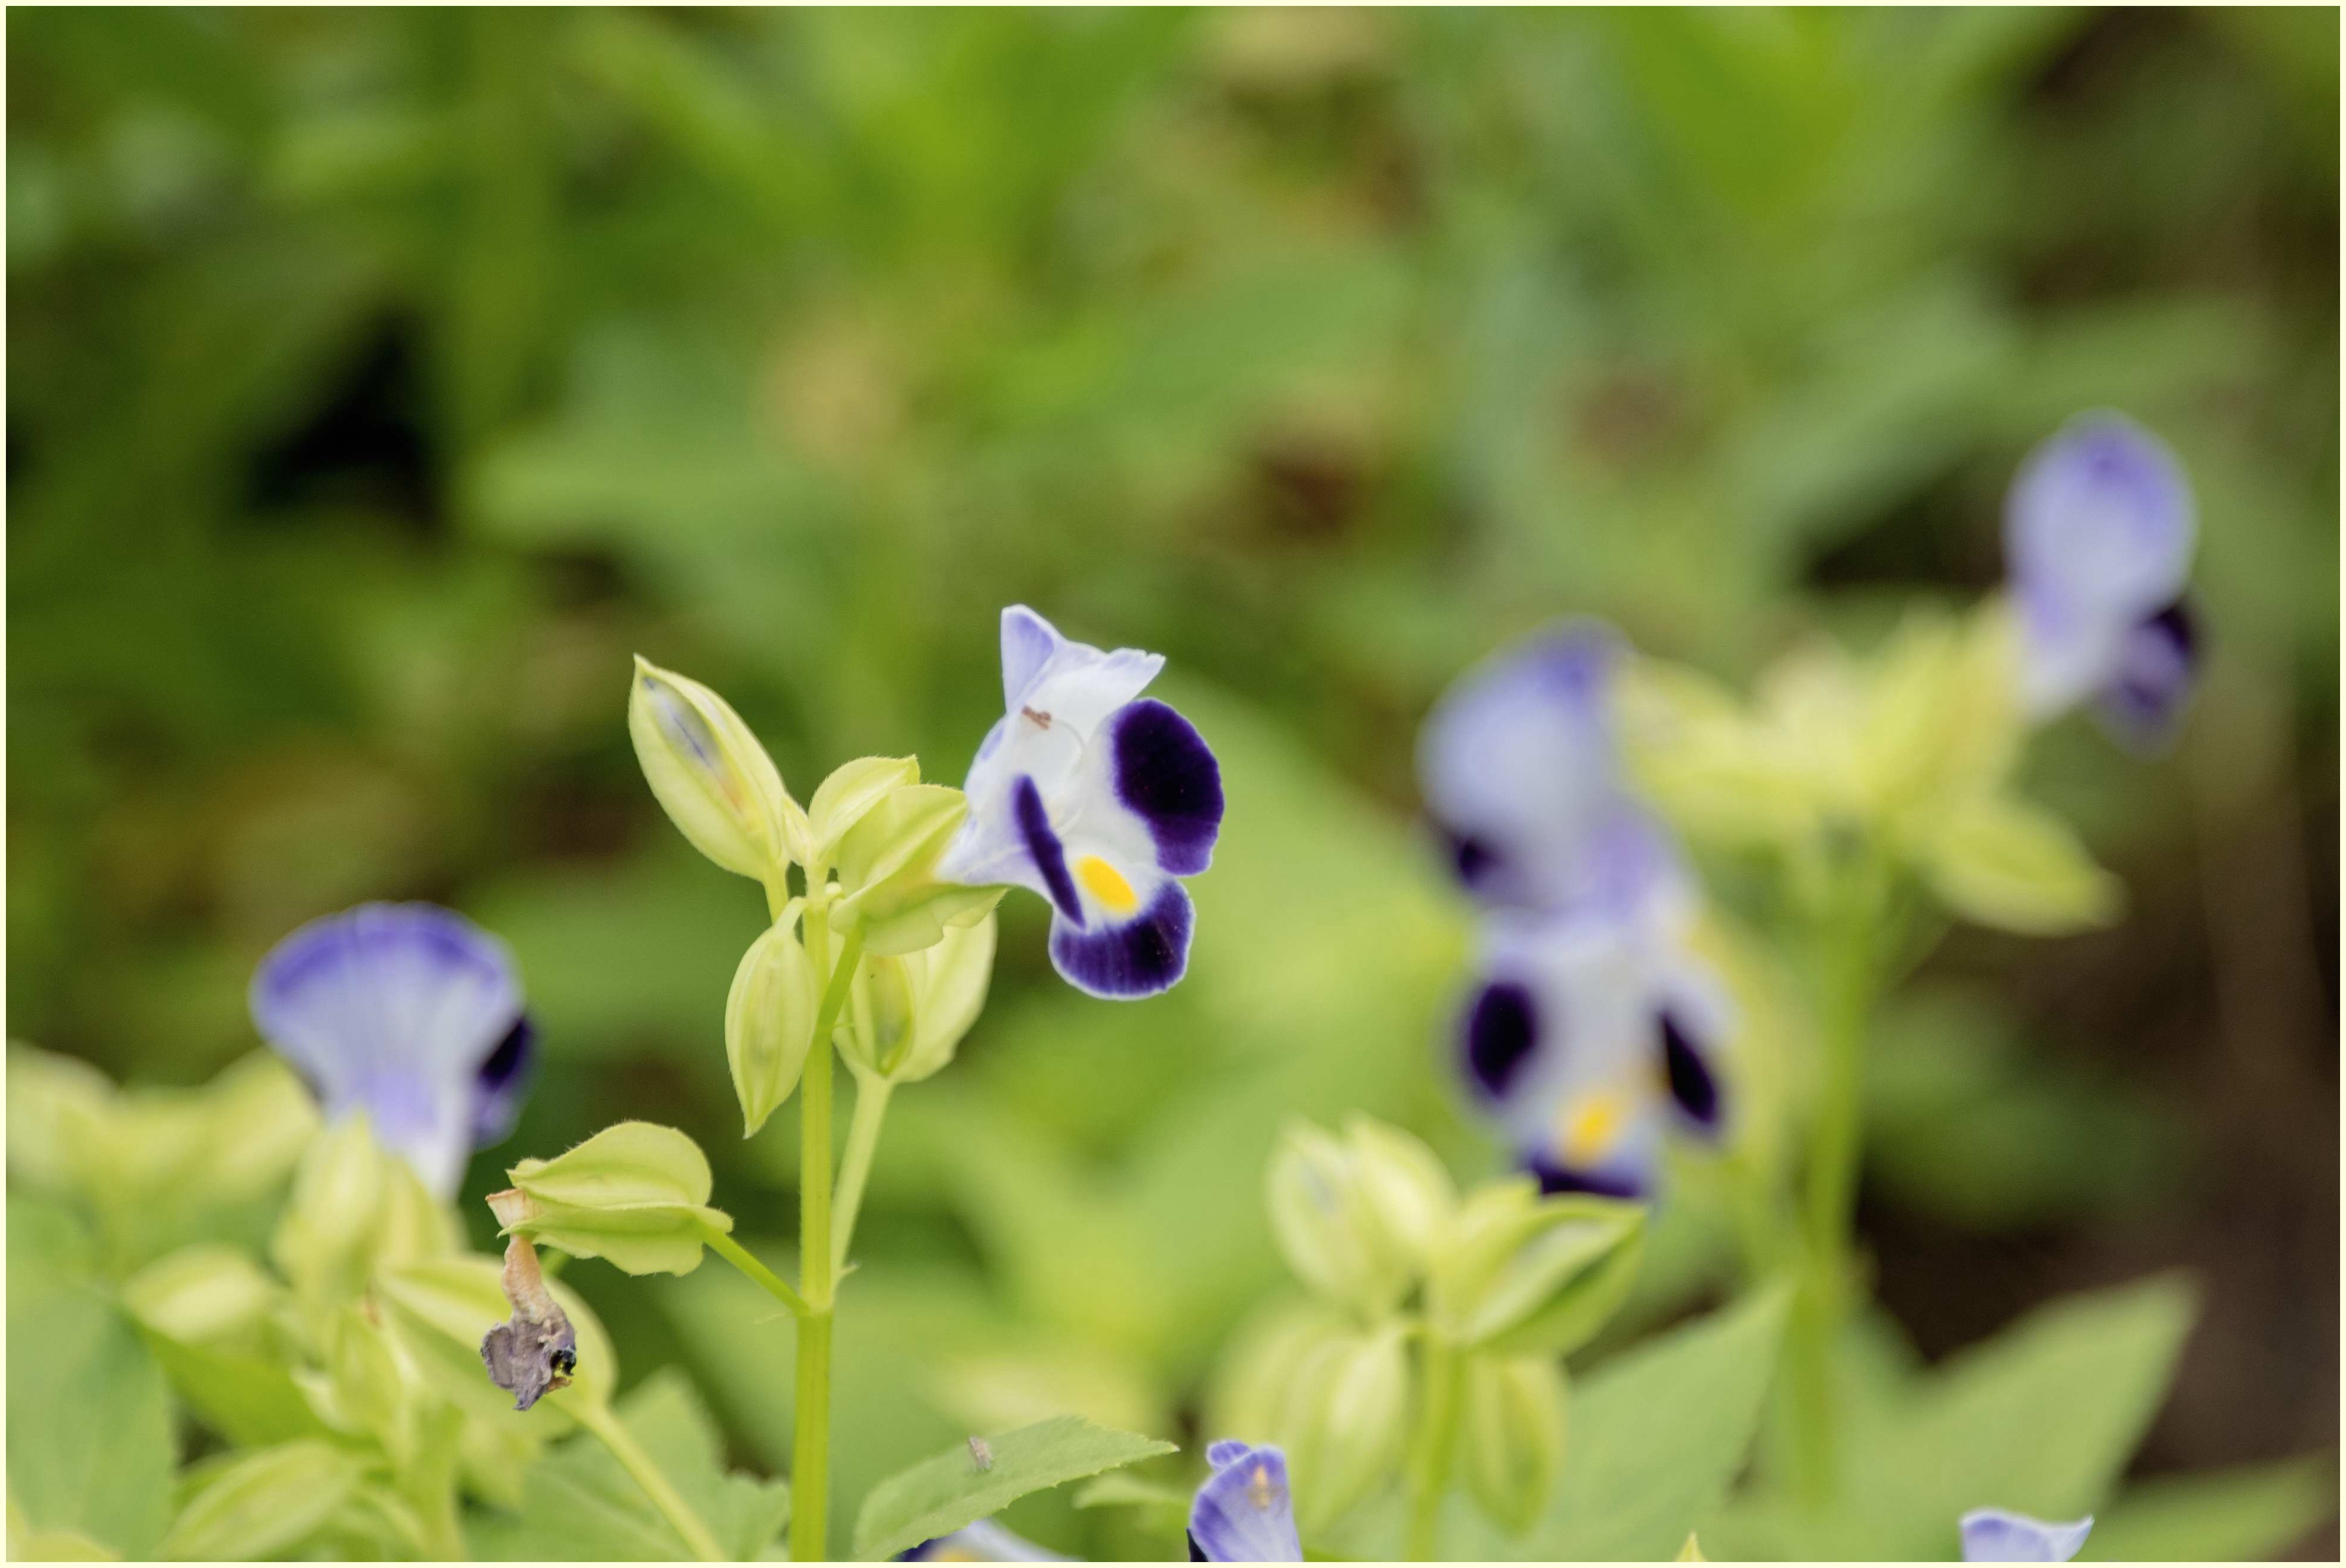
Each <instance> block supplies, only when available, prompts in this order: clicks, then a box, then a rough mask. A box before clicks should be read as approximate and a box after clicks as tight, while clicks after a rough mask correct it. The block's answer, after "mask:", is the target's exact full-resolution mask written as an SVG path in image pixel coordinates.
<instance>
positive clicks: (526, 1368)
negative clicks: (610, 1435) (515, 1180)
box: [481, 1193, 578, 1410]
mask: <svg viewBox="0 0 2346 1568" xmlns="http://www.w3.org/2000/svg"><path fill="white" fill-rule="evenodd" d="M506 1196H517V1195H508V1194H505V1193H499V1194H497V1195H496V1197H493V1198H491V1199H490V1207H493V1208H495V1207H496V1198H497V1197H506ZM498 1217H499V1218H501V1219H502V1218H504V1217H505V1215H504V1211H503V1210H502V1209H499V1210H498ZM504 1284H505V1299H506V1300H507V1301H510V1302H512V1303H513V1318H512V1320H511V1321H509V1322H505V1323H500V1324H498V1325H497V1326H496V1327H495V1328H494V1329H490V1330H489V1332H488V1335H487V1337H486V1338H485V1339H482V1341H481V1359H482V1360H483V1361H484V1362H486V1363H487V1364H488V1369H489V1380H490V1381H491V1382H493V1383H495V1384H496V1386H497V1387H499V1388H501V1389H504V1390H506V1391H507V1392H508V1393H510V1394H512V1395H513V1397H514V1409H515V1410H527V1409H529V1407H530V1406H532V1405H534V1404H535V1403H537V1401H538V1400H540V1399H541V1398H543V1397H544V1396H545V1395H546V1394H549V1393H552V1392H553V1391H554V1390H556V1389H562V1388H567V1387H569V1385H570V1374H571V1373H573V1372H575V1371H576V1370H577V1369H578V1337H577V1335H576V1333H575V1332H574V1331H573V1330H572V1329H571V1327H570V1319H569V1318H568V1317H566V1315H565V1314H564V1312H563V1310H562V1308H561V1306H560V1305H559V1304H558V1303H556V1300H555V1299H554V1293H553V1292H552V1291H550V1290H548V1289H547V1288H546V1276H545V1274H544V1273H543V1272H542V1271H540V1269H539V1268H538V1266H537V1248H536V1247H532V1246H531V1245H530V1243H529V1238H528V1237H525V1236H515V1237H513V1238H512V1239H511V1240H510V1241H508V1242H506V1243H505V1279H504Z"/></svg>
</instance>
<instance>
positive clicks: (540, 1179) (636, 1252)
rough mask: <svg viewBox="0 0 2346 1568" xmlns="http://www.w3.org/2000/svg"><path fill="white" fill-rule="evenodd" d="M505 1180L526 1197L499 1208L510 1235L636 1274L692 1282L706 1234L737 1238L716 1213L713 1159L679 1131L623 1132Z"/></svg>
mask: <svg viewBox="0 0 2346 1568" xmlns="http://www.w3.org/2000/svg"><path fill="white" fill-rule="evenodd" d="M505 1174H506V1175H507V1176H510V1177H511V1178H512V1180H513V1184H514V1188H515V1191H517V1192H519V1193H520V1194H521V1201H519V1202H517V1203H516V1202H513V1201H510V1200H508V1201H507V1202H506V1203H505V1205H504V1206H503V1207H499V1210H498V1218H499V1219H500V1220H501V1221H503V1223H504V1225H505V1233H506V1234H508V1235H513V1234H519V1235H523V1236H526V1237H529V1238H530V1239H531V1240H533V1241H535V1242H537V1243H539V1244H541V1245H544V1246H550V1247H560V1248H562V1250H564V1251H565V1252H569V1253H575V1254H576V1255H577V1256H578V1257H601V1258H604V1259H607V1261H608V1262H610V1264H611V1265H612V1266H613V1267H614V1268H621V1269H624V1270H626V1271H627V1273H629V1274H689V1273H691V1272H692V1271H693V1270H694V1269H695V1268H699V1267H700V1255H701V1249H702V1247H704V1246H705V1245H706V1237H707V1236H708V1234H709V1232H710V1231H712V1230H714V1231H730V1230H731V1229H732V1228H733V1220H732V1217H730V1216H729V1215H726V1214H723V1213H721V1212H719V1210H717V1209H714V1208H711V1207H709V1188H710V1186H711V1182H710V1177H709V1158H708V1156H705V1155H703V1154H702V1153H701V1152H700V1145H698V1144H696V1143H694V1142H693V1141H692V1140H691V1139H690V1138H688V1137H687V1136H685V1135H684V1134H682V1133H679V1132H678V1131H677V1130H676V1129H675V1128H674V1127H662V1126H655V1125H652V1124H651V1123H649V1122H621V1123H618V1124H617V1125H615V1126H609V1127H606V1128H604V1129H603V1130H602V1131H601V1132H599V1133H597V1134H596V1135H594V1136H593V1137H591V1138H588V1139H587V1140H586V1142H585V1143H583V1144H580V1145H578V1146H577V1147H576V1148H574V1149H571V1150H569V1151H568V1152H567V1153H565V1154H562V1155H558V1156H556V1157H554V1158H553V1159H550V1160H536V1159H531V1160H524V1161H522V1162H521V1163H520V1164H519V1165H517V1166H514V1167H513V1168H512V1169H510V1170H509V1171H507V1172H506V1173H505ZM497 1196H498V1197H501V1198H502V1197H504V1196H505V1195H503V1194H499V1195H497Z"/></svg>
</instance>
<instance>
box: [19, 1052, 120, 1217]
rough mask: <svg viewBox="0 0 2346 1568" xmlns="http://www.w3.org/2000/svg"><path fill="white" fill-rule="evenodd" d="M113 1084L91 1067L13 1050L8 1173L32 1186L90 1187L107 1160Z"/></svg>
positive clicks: (50, 1055)
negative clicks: (107, 1127) (91, 1174)
mask: <svg viewBox="0 0 2346 1568" xmlns="http://www.w3.org/2000/svg"><path fill="white" fill-rule="evenodd" d="M114 1095H115V1090H114V1084H113V1081H112V1080H111V1079H109V1078H107V1075H106V1074H103V1073H101V1072H99V1071H98V1070H97V1068H95V1067H93V1066H91V1065H90V1064H88V1063H87V1062H84V1061H82V1060H80V1059H79V1058H78V1057H74V1056H61V1055H59V1054H56V1052H54V1051H43V1050H39V1049H37V1048H36V1047H34V1046H31V1045H26V1044H19V1043H15V1042H11V1043H10V1044H9V1046H8V1172H9V1174H10V1175H11V1176H15V1178H16V1179H17V1180H19V1181H22V1182H25V1183H26V1184H27V1185H29V1186H44V1187H65V1188H76V1187H83V1186H87V1183H88V1181H89V1178H90V1173H91V1172H92V1171H93V1169H94V1168H95V1167H96V1166H97V1165H98V1164H99V1163H100V1162H101V1161H102V1159H103V1158H104V1156H105V1152H106V1151H105V1138H106V1130H105V1124H106V1122H107V1117H108V1115H110V1113H111V1110H112V1107H113V1102H114Z"/></svg>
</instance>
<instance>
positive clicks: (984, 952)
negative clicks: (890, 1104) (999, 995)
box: [840, 911, 994, 1084]
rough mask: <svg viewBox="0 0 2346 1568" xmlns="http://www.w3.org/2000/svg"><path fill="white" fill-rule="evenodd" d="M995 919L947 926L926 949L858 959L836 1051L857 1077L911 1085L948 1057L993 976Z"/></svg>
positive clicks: (989, 917) (982, 1005) (980, 1008)
mask: <svg viewBox="0 0 2346 1568" xmlns="http://www.w3.org/2000/svg"><path fill="white" fill-rule="evenodd" d="M993 976H994V915H993V912H992V911H986V912H985V913H984V914H983V915H981V916H980V917H979V919H978V920H977V921H976V922H975V923H974V924H971V925H956V926H948V927H946V928H945V929H944V931H943V932H942V933H941V935H940V936H939V938H938V940H937V941H936V942H933V944H931V945H930V946H928V947H924V948H922V949H920V950H919V951H917V952H908V953H904V954H903V955H901V956H898V957H887V958H874V959H866V960H865V961H864V965H863V969H862V972H859V973H858V974H857V975H856V977H855V983H854V987H853V989H852V991H851V992H850V993H849V1019H848V1023H849V1024H850V1027H849V1028H848V1030H847V1031H846V1032H844V1033H842V1034H841V1037H840V1052H841V1054H842V1055H844V1056H845V1057H846V1058H847V1064H848V1065H849V1066H850V1067H851V1068H852V1069H853V1070H854V1071H855V1072H856V1073H858V1074H864V1075H868V1076H871V1077H875V1078H880V1079H884V1080H885V1081H887V1082H889V1083H891V1084H915V1083H918V1082H920V1081H921V1080H922V1079H923V1078H926V1077H930V1076H932V1075H933V1074H936V1073H937V1072H938V1071H939V1070H940V1069H942V1068H943V1066H944V1065H945V1064H947V1063H949V1062H951V1061H952V1060H953V1059H954V1051H955V1050H956V1049H958V1048H959V1046H960V1044H961V1042H962V1037H963V1036H964V1035H965V1034H967V1033H969V1031H970V1027H971V1025H973V1024H974V1023H976V1022H977V1017H978V1014H979V1013H982V1012H984V1009H985V993H986V987H987V986H988V984H989V983H991V982H992V980H993Z"/></svg>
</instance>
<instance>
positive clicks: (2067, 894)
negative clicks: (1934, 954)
mask: <svg viewBox="0 0 2346 1568" xmlns="http://www.w3.org/2000/svg"><path fill="white" fill-rule="evenodd" d="M1920 851H1921V860H1922V871H1923V881H1926V882H1927V883H1929V885H1930V888H1931V891H1933V893H1935V894H1936V895H1938V898H1939V901H1940V902H1942V903H1943V904H1945V905H1946V906H1947V908H1948V909H1950V910H1952V911H1954V912H1955V913H1957V914H1959V915H1962V916H1964V918H1965V919H1967V920H1972V921H1977V922H1978V923H1979V924H1981V925H1984V926H1993V927H1994V928H1995V929H1997V930H1999V931H2013V932H2022V933H2023V934H2025V935H2031V936H2063V935H2066V934H2068V933H2069V932H2079V931H2089V930H2092V929H2093V928H2095V927H2096V926H2104V925H2107V924H2109V923H2110V921H2113V920H2115V919H2117V915H2118V911H2120V910H2121V909H2123V908H2124V907H2125V902H2126V891H2125V888H2124V886H2123V884H2121V883H2120V882H2119V881H2118V880H2117V878H2116V877H2114V876H2112V875H2111V874H2110V873H2109V872H2108V871H2104V870H2103V869H2102V868H2101V867H2100V866H2099V865H2097V864H2096V863H2095V861H2094V857H2093V855H2092V854H2091V853H2090V852H2089V851H2088V850H2086V846H2085V845H2084V844H2083V843H2081V842H2080V841H2079V840H2078V838H2077V835H2076V833H2075V832H2073V831H2071V830H2070V828H2069V825H2068V824H2067V823H2066V822H2064V821H2062V820H2061V819H2059V818H2058V817H2055V816H2054V815H2053V814H2052V813H2051V812H2049V811H2045V810H2042V809H2038V808H2037V807H2035V806H2031V805H2029V804H2028V803H2027V802H2026V801H2025V800H2019V799H2014V798H2012V797H2011V796H2008V795H1979V796H1974V797H1972V798H1971V799H1966V800H1964V801H1963V802H1962V803H1961V804H1960V805H1958V806H1956V807H1955V808H1954V809H1952V810H1950V811H1948V812H1946V813H1945V814H1944V815H1943V816H1942V817H1940V818H1938V819H1936V820H1934V821H1933V824H1932V831H1931V833H1930V835H1929V837H1928V838H1926V839H1925V840H1923V843H1922V844H1921V846H1920Z"/></svg>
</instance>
